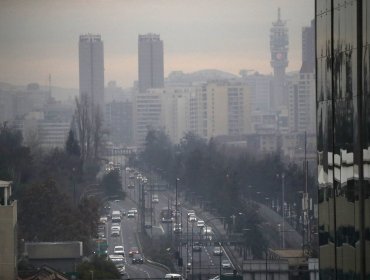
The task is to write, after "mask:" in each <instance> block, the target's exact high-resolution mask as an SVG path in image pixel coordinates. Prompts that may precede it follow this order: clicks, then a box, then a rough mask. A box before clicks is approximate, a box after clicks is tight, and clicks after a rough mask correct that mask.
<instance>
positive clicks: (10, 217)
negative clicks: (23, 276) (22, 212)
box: [0, 181, 18, 280]
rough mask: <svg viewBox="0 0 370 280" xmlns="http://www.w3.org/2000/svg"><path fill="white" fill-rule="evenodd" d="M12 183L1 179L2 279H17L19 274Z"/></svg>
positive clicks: (0, 241)
mask: <svg viewBox="0 0 370 280" xmlns="http://www.w3.org/2000/svg"><path fill="white" fill-rule="evenodd" d="M11 183H12V182H9V181H0V198H1V199H0V248H1V253H0V279H1V280H3V279H4V280H8V279H9V280H15V279H18V275H17V264H18V254H17V201H12V200H11V199H10V197H11V195H12V189H11Z"/></svg>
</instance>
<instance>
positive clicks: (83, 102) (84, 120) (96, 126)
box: [75, 94, 103, 162]
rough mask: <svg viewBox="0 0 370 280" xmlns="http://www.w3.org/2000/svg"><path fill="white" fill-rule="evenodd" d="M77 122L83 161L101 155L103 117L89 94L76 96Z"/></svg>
mask: <svg viewBox="0 0 370 280" xmlns="http://www.w3.org/2000/svg"><path fill="white" fill-rule="evenodd" d="M75 117H76V122H77V129H78V139H79V143H80V147H81V159H82V160H83V162H85V161H87V160H91V159H97V158H98V157H99V150H100V147H101V145H102V138H103V137H102V133H103V132H102V128H103V118H102V113H101V110H100V108H99V106H96V105H94V104H93V103H92V102H91V100H90V98H89V96H88V95H86V94H85V95H82V96H81V99H80V100H78V99H77V98H76V116H75Z"/></svg>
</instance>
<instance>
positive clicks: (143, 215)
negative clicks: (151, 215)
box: [141, 182, 145, 232]
mask: <svg viewBox="0 0 370 280" xmlns="http://www.w3.org/2000/svg"><path fill="white" fill-rule="evenodd" d="M141 213H142V214H141V230H142V232H144V231H145V193H144V182H141Z"/></svg>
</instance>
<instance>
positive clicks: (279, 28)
mask: <svg viewBox="0 0 370 280" xmlns="http://www.w3.org/2000/svg"><path fill="white" fill-rule="evenodd" d="M288 45H289V37H288V28H287V26H286V21H283V20H282V19H281V13H280V8H278V18H277V21H275V22H273V23H272V27H271V29H270V51H271V66H272V68H273V69H274V85H273V96H272V107H273V109H275V110H279V109H280V108H282V107H286V106H287V104H288V91H287V88H286V85H285V69H286V67H287V66H288Z"/></svg>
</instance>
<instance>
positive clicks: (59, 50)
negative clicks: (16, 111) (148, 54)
mask: <svg viewBox="0 0 370 280" xmlns="http://www.w3.org/2000/svg"><path fill="white" fill-rule="evenodd" d="M278 7H281V10H282V18H283V19H285V20H287V24H288V28H289V37H290V38H289V39H290V44H289V48H290V50H289V55H288V56H289V66H288V71H290V70H297V69H299V68H300V64H301V30H302V27H303V26H308V25H309V24H310V21H311V19H312V18H313V16H314V1H313V0H181V1H180V0H145V1H144V0H120V1H119V0H104V1H93V0H85V1H82V0H71V1H69V0H63V1H54V0H40V1H38V0H35V1H34V0H24V1H20V0H9V1H8V0H0V81H2V82H10V83H14V84H27V83H29V82H38V83H40V84H47V77H48V74H49V73H51V75H52V83H53V85H55V86H63V87H74V88H78V37H79V35H80V34H84V33H98V34H101V36H102V39H103V41H104V56H105V82H106V83H107V82H108V81H110V80H116V81H117V83H118V84H119V85H121V86H124V87H128V86H131V85H132V82H133V81H134V80H136V79H137V37H138V34H145V33H149V32H152V33H159V34H160V36H161V39H162V40H163V42H164V60H165V61H164V68H165V76H167V75H168V73H170V72H171V71H173V70H183V71H184V72H192V71H196V70H200V69H209V68H215V69H220V70H224V71H228V72H231V73H234V74H238V72H239V70H240V69H254V70H258V71H259V72H261V73H271V72H272V70H271V66H270V53H269V51H270V49H269V48H270V47H269V32H270V27H271V22H272V21H275V20H276V18H277V8H278Z"/></svg>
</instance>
